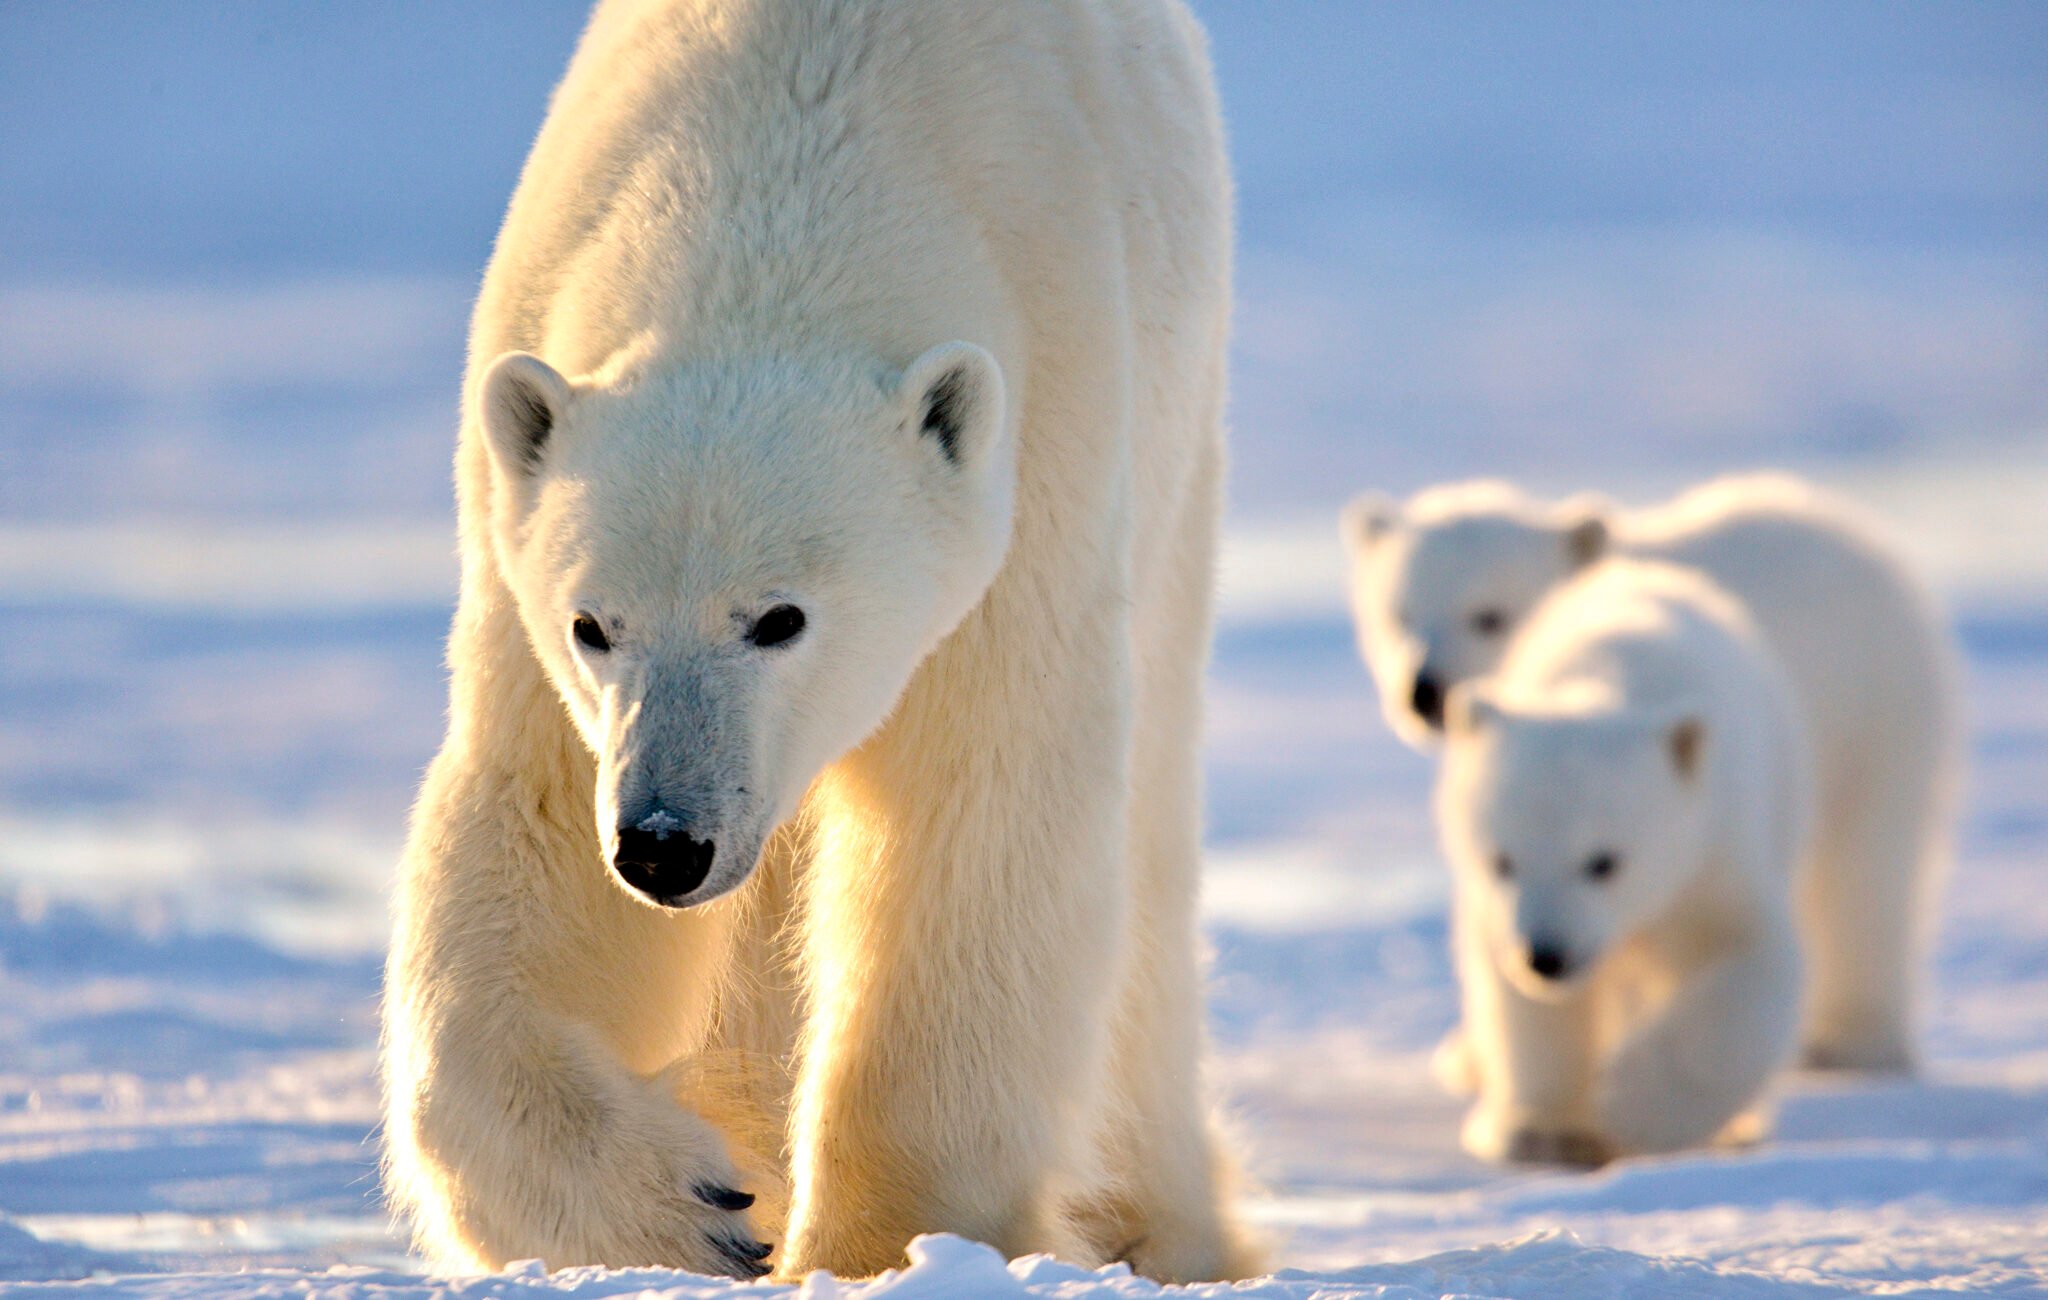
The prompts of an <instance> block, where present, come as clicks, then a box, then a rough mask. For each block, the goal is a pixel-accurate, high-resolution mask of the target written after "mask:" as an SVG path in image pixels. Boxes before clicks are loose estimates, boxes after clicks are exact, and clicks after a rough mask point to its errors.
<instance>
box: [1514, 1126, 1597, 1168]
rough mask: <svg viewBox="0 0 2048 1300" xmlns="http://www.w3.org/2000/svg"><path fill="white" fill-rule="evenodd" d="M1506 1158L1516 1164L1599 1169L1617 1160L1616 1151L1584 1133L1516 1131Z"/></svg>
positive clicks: (1536, 1129)
mask: <svg viewBox="0 0 2048 1300" xmlns="http://www.w3.org/2000/svg"><path fill="white" fill-rule="evenodd" d="M1507 1152H1508V1154H1507V1158H1508V1159H1509V1160H1511V1161H1513V1162H1515V1163H1516V1164H1526V1165H1573V1166H1576V1167H1578V1168H1581V1169H1597V1168H1599V1167H1600V1166H1601V1165H1604V1164H1606V1163H1607V1162H1608V1161H1610V1160H1612V1159H1614V1148H1613V1146H1612V1145H1611V1144H1610V1143H1609V1142H1608V1141H1607V1139H1606V1138H1604V1137H1601V1136H1600V1135H1599V1134H1598V1133H1593V1132H1588V1131H1586V1130H1583V1129H1542V1128H1526V1127H1525V1128H1517V1129H1515V1130H1513V1131H1512V1132H1510V1133H1509V1134H1508V1136H1507Z"/></svg>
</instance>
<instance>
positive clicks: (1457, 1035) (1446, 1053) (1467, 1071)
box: [1429, 1025, 1479, 1097]
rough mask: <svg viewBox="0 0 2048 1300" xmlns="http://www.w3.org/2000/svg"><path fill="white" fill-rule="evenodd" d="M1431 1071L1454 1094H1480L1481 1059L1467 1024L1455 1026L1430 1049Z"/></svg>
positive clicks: (1469, 1095)
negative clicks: (1478, 1059)
mask: <svg viewBox="0 0 2048 1300" xmlns="http://www.w3.org/2000/svg"><path fill="white" fill-rule="evenodd" d="M1429 1072H1430V1074H1431V1075H1432V1076H1433V1077H1434V1078H1435V1079H1436V1083H1437V1086H1438V1087H1439V1088H1442V1089H1443V1090H1444V1091H1445V1092H1447V1093H1449V1094H1451V1095H1452V1096H1453V1097H1476V1096H1478V1095H1479V1062H1478V1061H1476V1060H1474V1059H1473V1057H1472V1040H1471V1039H1470V1038H1468V1037H1467V1036H1466V1034H1465V1027H1464V1026H1463V1025H1458V1026H1455V1027H1453V1028H1452V1030H1451V1031H1450V1032H1449V1033H1447V1034H1445V1035H1444V1036H1443V1041H1442V1042H1440V1043H1438V1044H1437V1045H1436V1051H1434V1052H1432V1053H1430V1057H1429Z"/></svg>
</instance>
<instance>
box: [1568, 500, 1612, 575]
mask: <svg viewBox="0 0 2048 1300" xmlns="http://www.w3.org/2000/svg"><path fill="white" fill-rule="evenodd" d="M1613 513H1614V506H1613V504H1612V503H1610V502H1609V501H1608V500H1607V498H1606V497H1603V496H1599V495H1597V494H1595V493H1591V492H1588V493H1583V494H1581V495H1579V496H1575V497H1573V498H1572V499H1571V500H1569V501H1566V502H1565V503H1564V504H1562V505H1560V506H1559V507H1558V508H1557V514H1558V518H1559V520H1560V521H1561V523H1562V531H1563V534H1564V553H1565V559H1566V560H1568V561H1569V562H1570V563H1571V566H1572V568H1574V569H1583V568H1585V567H1586V566H1587V565H1589V564H1591V563H1593V561H1595V560H1597V559H1599V558H1600V557H1601V556H1603V555H1605V554H1607V543H1608V541H1609V535H1608V528H1607V519H1608V516H1609V515H1611V514H1613Z"/></svg>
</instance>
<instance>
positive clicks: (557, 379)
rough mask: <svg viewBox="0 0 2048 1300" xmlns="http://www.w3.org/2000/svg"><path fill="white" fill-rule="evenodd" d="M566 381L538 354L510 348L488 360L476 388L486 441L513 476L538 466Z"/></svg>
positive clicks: (563, 402) (564, 400)
mask: <svg viewBox="0 0 2048 1300" xmlns="http://www.w3.org/2000/svg"><path fill="white" fill-rule="evenodd" d="M573 395H574V394H573V392H572V390H571V389H570V387H569V381H568V380H566V379H564V378H562V376H561V373H560V372H559V371H557V370H556V369H555V368H554V367H553V366H551V365H549V364H548V363H547V362H545V361H542V360H541V359H540V358H539V357H536V356H532V355H530V354H528V353H525V352H508V353H506V354H505V355H504V356H502V357H499V358H498V359H497V360H496V361H493V362H492V363H491V368H490V369H489V370H487V371H485V372H484V378H483V383H482V384H480V385H479V386H478V389H477V404H478V408H479V409H478V414H479V415H480V416H481V418H482V422H483V429H484V442H485V445H487V446H488V447H489V448H490V451H491V459H492V460H494V461H496V462H497V465H498V469H499V472H501V473H502V474H504V475H505V477H506V478H507V479H509V480H512V481H515V482H517V481H522V480H524V479H527V478H530V477H531V476H532V475H533V472H534V471H535V470H537V469H539V468H540V463H541V458H542V456H543V455H544V454H545V453H546V451H547V446H548V438H549V435H551V434H552V433H553V432H554V430H555V425H556V424H557V423H558V422H559V421H560V420H561V417H562V412H564V411H566V410H567V409H568V407H569V401H570V399H571V397H572V396H573Z"/></svg>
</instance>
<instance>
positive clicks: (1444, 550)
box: [1343, 474, 1958, 1082]
mask: <svg viewBox="0 0 2048 1300" xmlns="http://www.w3.org/2000/svg"><path fill="white" fill-rule="evenodd" d="M1343 531H1344V535H1345V539H1346V542H1347V544H1348V546H1349V548H1350V552H1351V557H1352V579H1351V591H1352V601H1353V606H1354V608H1355V610H1356V613H1357V616H1358V627H1359V640H1360V644H1361V647H1362V649H1363V651H1364V653H1365V658H1366V661H1367V663H1368V664H1369V665H1370V666H1371V668H1372V671H1373V675H1374V677H1375V678H1376V679H1377V680H1378V683H1379V686H1380V693H1381V701H1382V705H1383V708H1384V711H1385V712H1386V715H1387V718H1388V720H1389V722H1390V723H1391V724H1392V725H1393V726H1394V728H1395V729H1396V730H1397V731H1398V732H1399V733H1400V734H1401V735H1402V736H1403V737H1405V738H1407V739H1408V740H1409V741H1410V742H1411V743H1414V744H1417V745H1423V744H1426V743H1428V742H1429V741H1430V739H1431V738H1432V737H1433V735H1434V734H1435V731H1436V730H1437V729H1438V728H1440V727H1441V725H1442V722H1443V703H1444V699H1445V697H1446V694H1447V693H1448V692H1449V690H1450V689H1451V687H1452V686H1454V685H1455V684H1457V683H1458V682H1460V681H1464V680H1467V679H1470V678H1473V677H1480V676H1484V675H1486V674H1487V673H1489V672H1491V671H1493V669H1494V667H1495V665H1496V664H1497V663H1498V662H1499V660H1500V657H1501V655H1502V653H1503V652H1504V650H1505V649H1506V647H1507V646H1508V644H1509V642H1510V641H1511V640H1512V639H1513V635H1514V633H1515V631H1516V629H1517V627H1518V626H1519V625H1520V623H1521V622H1522V620H1523V619H1524V618H1525V617H1526V616H1527V615H1528V614H1529V612H1530V611H1531V610H1532V609H1534V608H1535V607H1536V606H1537V605H1538V604H1539V602H1540V601H1541V600H1542V599H1543V598H1544V597H1545V596H1546V594H1547V593H1549V592H1550V591H1551V590H1552V589H1553V588H1554V587H1556V586H1557V585H1558V584H1560V583H1562V582H1564V581H1566V580H1567V579H1569V578H1570V577H1571V576H1572V575H1573V574H1575V573H1577V572H1579V571H1580V570H1581V569H1582V568H1584V567H1585V566H1587V565H1589V564H1591V563H1592V562H1593V561H1595V560H1598V559H1600V558H1602V557H1604V556H1609V555H1619V556H1628V557H1634V558H1639V559H1651V560H1662V561H1665V562H1668V563H1672V564H1678V565H1683V566H1686V567H1689V568H1695V569H1697V570H1699V571H1700V572H1703V573H1705V574H1706V575H1707V576H1708V577H1710V578H1711V579H1713V580H1714V581H1715V582H1716V583H1718V584H1719V585H1720V586H1721V587H1723V588H1724V589H1725V590H1727V591H1728V592H1729V593H1730V594H1731V595H1733V596H1734V597H1735V598H1736V599H1737V600H1738V601H1740V602H1741V604H1742V605H1743V607H1744V608H1745V609H1746V610H1747V612H1748V613H1749V615H1750V617H1751V618H1752V619H1754V620H1755V622H1756V625H1757V627H1758V629H1759V630H1760V631H1761V632H1762V633H1763V636H1764V639H1765V640H1766V641H1767V642H1768V643H1769V645H1770V647H1771V650H1772V651H1773V652H1774V653H1775V654H1776V655H1777V656H1778V658H1779V660H1780V661H1781V662H1782V663H1783V665H1784V667H1785V670H1786V674H1787V676H1788V677H1789V679H1790V680H1791V682H1792V685H1793V689H1794V692H1795V694H1796V695H1797V697H1798V700H1799V703H1800V705H1801V713H1802V716H1803V721H1804V723H1805V727H1806V731H1807V734H1808V736H1809V738H1810V743H1811V744H1812V746H1813V749H1814V776H1815V800H1816V803H1815V811H1816V824H1815V833H1814V836H1813V839H1812V842H1811V849H1810V853H1809V856H1808V860H1807V862H1806V863H1805V865H1804V867H1803V869H1802V871H1801V874H1800V878H1799V893H1800V913H1801V918H1802V930H1803V936H1804V938H1805V941H1806V946H1807V965H1808V971H1809V986H1808V997H1807V1005H1806V1011H1805V1018H1804V1027H1803V1031H1802V1035H1803V1049H1804V1054H1805V1059H1806V1061H1807V1063H1808V1064H1810V1065H1815V1066H1821V1067H1830V1068H1847V1069H1877V1070H1901V1069H1908V1068H1910V1067H1911V1066H1912V1064H1913V1061H1914V1041H1913V1040H1914V1033H1913V1020H1914V1010H1915V1000H1916V999H1915V986H1916V985H1917V983H1918V981H1919V979H1920V973H1921V965H1922V960H1923V958H1924V956H1925V954H1926V950H1927V947H1928V946H1929V941H1930V939H1931V936H1932V934H1933V931H1934V925H1933V921H1934V918H1935V916H1936V914H1937V911H1938V899H1937V894H1938V891H1939V887H1940V883H1941V880H1942V877H1943V875H1944V874H1945V870H1946V865H1947V857H1948V839H1949V834H1950V821H1951V817H1952V813H1953V804H1954V787H1955V777H1956V773H1955V769H1956V765H1957V755H1956V749H1957V740H1958V726H1957V716H1956V712H1957V711H1956V697H1955V689H1954V667H1953V663H1952V656H1951V652H1950V648H1949V644H1948V640H1947V637H1946V635H1945V634H1944V632H1943V630H1942V627H1941V622H1940V619H1939V618H1938V617H1937V615H1936V613H1935V610H1934V607H1933V604H1932V602H1931V601H1929V599H1928V598H1927V596H1926V594H1925V593H1924V592H1923V591H1922V589H1921V588H1920V586H1919V584H1918V583H1917V582H1916V581H1915V580H1914V579H1913V577H1912V575H1911V574H1910V573H1909V572H1908V570H1907V568H1906V566H1905V565H1904V564H1903V563H1902V562H1901V561H1900V560H1899V559H1898V558H1897V557H1896V556H1895V555H1894V554H1893V552H1892V549H1891V547H1890V546H1889V545H1887V544H1886V543H1885V542H1884V541H1883V540H1881V537H1880V535H1879V533H1878V532H1877V530H1876V529H1874V528H1873V527H1871V526H1870V525H1869V524H1867V523H1865V522H1864V521H1863V520H1862V519H1860V518H1859V517H1858V516H1857V515H1856V514H1855V513H1854V512H1853V511H1852V510H1850V509H1849V508H1848V507H1847V506H1846V505H1844V504H1843V503H1841V502H1839V501H1837V500H1834V499H1833V498H1831V497H1829V496H1828V495H1826V494H1824V493H1822V492H1820V491H1818V490H1816V489H1814V488H1812V487H1810V486H1808V485H1807V484H1805V483H1802V482H1800V481H1798V480H1796V479H1793V478H1790V477H1787V476H1784V475H1778V474H1751V475H1739V476H1733V477H1729V478H1723V479H1717V480H1715V481H1713V482H1710V483H1707V484H1705V485H1703V486H1701V487H1698V488H1695V489H1694V490H1692V491H1690V492H1687V493H1685V494H1683V495H1681V496H1679V497H1678V498H1676V499H1675V500H1673V501H1671V502H1670V503H1668V504H1666V505H1662V506H1657V507H1653V508H1650V509H1645V510H1636V511H1620V510H1616V509H1614V508H1613V507H1611V506H1609V505H1607V504H1606V503H1604V502H1601V501H1599V500H1597V499H1590V498H1576V499H1573V500H1570V501H1565V502H1561V503H1555V504H1553V503H1547V502H1539V501H1535V500H1532V499H1530V498H1529V497H1527V496H1524V495H1523V494H1522V493H1520V492H1519V491H1517V490H1515V489H1514V488H1512V487H1510V486H1508V485H1507V484H1504V483H1498V482H1491V481H1482V482H1476V483H1460V484H1453V485H1449V486H1445V487H1438V488H1432V489H1430V490H1428V491H1426V492H1423V493H1420V494H1419V495H1417V496H1416V497H1414V498H1413V499H1412V500H1410V501H1409V502H1407V503H1406V504H1405V505H1399V504H1396V503H1394V502H1392V501H1390V500H1387V499H1385V498H1383V497H1379V496H1377V495H1367V496H1364V497H1360V498H1359V499H1358V500H1356V501H1354V502H1353V503H1352V504H1351V505H1350V506H1349V507H1348V508H1347V510H1346V512H1345V515H1344V529H1343ZM1445 1048H1446V1051H1445V1052H1444V1053H1443V1054H1442V1055H1441V1056H1439V1058H1438V1061H1439V1066H1440V1067H1441V1068H1442V1069H1443V1071H1444V1073H1446V1074H1447V1075H1448V1076H1449V1077H1450V1078H1451V1079H1452V1080H1453V1082H1459V1081H1461V1080H1462V1079H1463V1077H1464V1076H1465V1075H1466V1073H1467V1072H1466V1071H1465V1070H1464V1069H1463V1068H1462V1062H1461V1053H1460V1043H1459V1040H1458V1039H1457V1038H1456V1037H1455V1036H1454V1037H1453V1038H1451V1039H1449V1040H1447V1041H1446V1043H1445Z"/></svg>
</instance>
